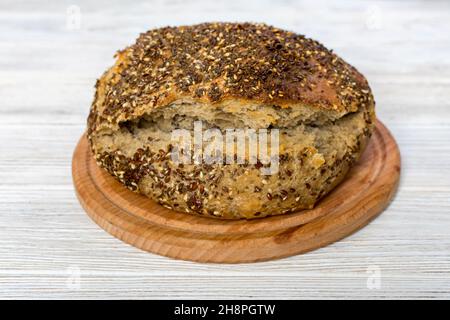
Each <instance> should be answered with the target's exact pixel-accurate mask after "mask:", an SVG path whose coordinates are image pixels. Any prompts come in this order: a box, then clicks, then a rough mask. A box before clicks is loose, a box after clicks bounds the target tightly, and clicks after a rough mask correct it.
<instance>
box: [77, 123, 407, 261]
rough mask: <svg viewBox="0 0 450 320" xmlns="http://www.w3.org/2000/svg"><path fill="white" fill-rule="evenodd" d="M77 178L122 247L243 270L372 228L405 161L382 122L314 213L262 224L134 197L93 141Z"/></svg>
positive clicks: (97, 217) (94, 214) (89, 205)
mask: <svg viewBox="0 0 450 320" xmlns="http://www.w3.org/2000/svg"><path fill="white" fill-rule="evenodd" d="M72 175H73V181H74V185H75V189H76V192H77V195H78V199H79V200H80V202H81V204H82V206H83V207H84V209H85V210H86V212H87V213H88V215H89V216H90V217H91V218H92V219H93V220H94V221H95V222H96V223H97V224H98V225H99V226H100V227H102V228H103V229H105V230H106V231H107V232H109V233H110V234H112V235H113V236H115V237H117V238H119V239H121V240H122V241H124V242H127V243H129V244H131V245H133V246H135V247H138V248H141V249H143V250H146V251H150V252H153V253H157V254H160V255H163V256H168V257H172V258H176V259H183V260H191V261H198V262H215V263H242V262H256V261H263V260H271V259H277V258H282V257H287V256H292V255H295V254H299V253H303V252H307V251H310V250H313V249H317V248H320V247H323V246H325V245H327V244H330V243H332V242H335V241H337V240H340V239H342V238H344V237H346V236H348V235H350V234H351V233H353V232H355V231H357V230H358V229H360V228H361V227H363V226H365V225H366V224H367V223H369V222H370V221H371V220H372V219H373V218H375V217H376V216H377V215H378V214H379V213H381V211H383V209H384V208H385V207H386V206H387V205H388V204H389V201H390V200H391V198H392V196H393V195H394V193H395V190H396V188H397V183H398V180H399V176H400V153H399V150H398V147H397V144H396V143H395V140H394V138H393V137H392V135H391V134H390V133H389V131H388V130H387V129H386V127H385V126H384V125H383V124H381V122H377V125H376V130H375V133H374V135H373V136H372V138H371V140H370V142H369V144H368V146H367V149H366V151H365V152H364V154H363V156H362V158H361V160H360V161H359V163H358V164H357V165H356V166H355V167H354V168H353V169H352V170H351V171H350V172H349V174H348V176H347V177H346V179H345V180H344V181H343V182H342V183H341V184H340V185H339V186H338V187H337V188H336V189H335V190H334V191H333V192H332V193H330V194H329V195H328V196H326V197H325V198H324V199H323V200H322V201H320V202H319V203H318V204H317V206H316V207H315V208H314V209H312V210H304V211H300V212H297V213H292V214H288V215H281V216H275V217H268V218H261V219H256V220H219V219H213V218H205V217H200V216H198V217H197V216H193V215H188V214H183V213H178V212H175V211H172V210H169V209H166V208H164V207H162V206H160V205H158V204H157V203H155V202H154V201H152V200H150V199H148V198H146V197H144V196H142V195H139V194H136V193H133V192H131V191H129V190H128V189H126V188H125V187H124V186H122V185H121V184H120V183H119V182H118V181H116V180H115V179H114V178H113V177H112V176H110V175H109V174H108V173H107V172H106V171H104V170H102V169H100V168H99V167H98V166H97V164H96V163H95V161H94V158H93V157H92V153H91V151H90V149H89V146H88V141H87V139H86V136H83V137H82V138H81V139H80V141H79V143H78V146H77V148H76V150H75V153H74V155H73V162H72ZM380 236H381V235H380Z"/></svg>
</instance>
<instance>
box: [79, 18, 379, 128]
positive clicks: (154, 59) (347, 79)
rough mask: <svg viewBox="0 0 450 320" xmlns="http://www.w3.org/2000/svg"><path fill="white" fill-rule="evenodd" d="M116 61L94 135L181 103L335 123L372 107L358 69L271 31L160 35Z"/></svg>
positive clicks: (231, 27)
mask: <svg viewBox="0 0 450 320" xmlns="http://www.w3.org/2000/svg"><path fill="white" fill-rule="evenodd" d="M116 56H117V61H116V63H115V65H114V66H113V67H112V68H110V69H109V70H108V71H107V72H105V74H104V75H103V76H102V77H101V78H100V79H99V81H98V82H97V85H96V88H97V91H96V95H95V99H94V102H93V105H92V108H91V113H90V116H89V120H88V127H89V133H92V132H93V131H96V130H99V129H101V128H118V125H119V123H121V122H124V121H129V120H134V119H137V118H139V117H141V116H142V115H145V114H150V113H152V112H153V111H155V110H157V109H160V108H164V107H167V106H169V105H170V104H172V103H177V102H180V101H185V102H186V101H187V102H189V103H199V104H202V105H204V104H211V105H215V106H217V105H221V104H224V103H227V101H228V102H229V101H232V102H235V103H236V105H237V106H239V105H246V104H248V103H258V104H261V105H270V106H277V107H281V108H285V107H289V108H291V109H295V108H296V106H298V107H299V108H305V107H306V108H308V109H311V110H313V111H314V112H319V113H320V114H321V115H322V117H325V118H327V119H331V120H335V119H338V118H340V117H342V116H344V115H346V114H348V113H352V112H356V111H358V109H359V108H361V107H366V104H373V98H372V94H371V91H370V88H369V86H368V83H367V81H366V79H365V78H364V77H363V76H362V75H361V74H360V73H359V72H358V71H357V70H356V69H355V68H354V67H352V66H351V65H349V64H348V63H346V62H345V61H343V60H342V59H341V58H339V57H338V56H337V55H336V54H334V53H333V52H332V51H331V50H328V49H326V48H325V47H324V46H323V45H322V44H320V43H319V42H317V41H315V40H312V39H309V38H306V37H305V36H303V35H299V34H296V33H293V32H288V31H284V30H281V29H277V28H275V27H272V26H268V25H265V24H251V23H203V24H198V25H194V26H181V27H165V28H160V29H154V30H150V31H148V32H146V33H143V34H141V35H140V36H139V38H138V39H137V41H136V43H135V44H133V45H132V46H130V47H128V48H126V49H124V50H122V51H120V52H118V53H117V55H116ZM237 112H238V110H237Z"/></svg>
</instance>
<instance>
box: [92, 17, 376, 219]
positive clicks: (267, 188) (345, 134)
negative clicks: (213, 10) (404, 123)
mask: <svg viewBox="0 0 450 320" xmlns="http://www.w3.org/2000/svg"><path fill="white" fill-rule="evenodd" d="M116 57H117V61H116V63H115V64H114V66H112V67H111V68H110V69H109V70H107V71H106V72H105V73H104V74H103V76H102V77H101V78H100V79H99V80H98V81H97V84H96V94H95V98H94V101H93V104H92V107H91V111H90V115H89V118H88V139H89V141H90V144H91V147H92V151H93V154H94V156H95V159H96V161H97V163H98V165H99V166H101V167H102V168H104V169H105V170H107V171H108V172H109V173H110V174H111V175H113V176H114V177H116V178H117V179H118V180H119V181H120V182H121V183H123V184H124V185H125V186H126V187H128V188H129V189H131V190H133V191H136V192H140V193H142V194H144V195H146V196H148V197H149V198H151V199H153V200H155V201H157V202H158V203H160V204H161V205H163V206H165V207H167V208H169V209H173V210H176V211H180V212H185V213H191V214H199V215H203V216H211V217H217V218H226V219H238V218H248V219H250V218H257V217H264V216H269V215H277V214H283V213H288V212H294V211H297V210H301V209H307V208H312V207H313V206H314V204H315V203H316V202H317V201H318V200H319V199H320V198H322V197H323V196H325V195H326V194H327V193H328V192H330V191H331V190H332V189H333V188H334V187H335V186H336V185H337V184H338V183H339V182H340V181H341V180H342V179H343V178H344V176H345V175H346V173H347V172H348V170H349V168H350V167H351V166H352V165H353V164H354V163H355V161H357V160H358V158H359V156H360V154H361V152H362V151H363V150H364V148H365V145H366V143H367V141H368V139H369V137H370V135H371V133H372V130H373V128H374V121H375V113H374V104H375V103H374V100H373V97H372V94H371V90H370V88H369V85H368V83H367V81H366V79H365V78H364V77H363V76H362V75H361V74H360V73H359V72H358V71H357V70H356V69H355V68H354V67H352V66H351V65H349V64H348V63H346V62H345V61H343V60H342V59H341V58H339V57H338V56H337V55H336V54H334V53H333V52H332V51H330V50H328V49H326V48H325V47H324V46H323V45H321V44H320V43H318V42H317V41H314V40H312V39H308V38H306V37H305V36H303V35H299V34H295V33H292V32H288V31H284V30H280V29H277V28H274V27H271V26H267V25H265V24H250V23H204V24H199V25H194V26H182V27H166V28H160V29H155V30H150V31H148V32H146V33H143V34H141V35H140V36H139V38H138V39H137V41H136V43H135V44H134V45H132V46H130V47H128V48H126V49H124V50H122V51H120V52H118V53H117V55H116ZM196 121H201V123H202V125H203V128H204V129H216V130H219V132H222V133H225V132H226V131H227V129H229V128H238V129H239V128H240V129H245V130H248V129H254V130H256V131H258V130H260V131H259V132H263V131H261V130H263V129H268V130H269V131H270V130H274V129H277V130H278V132H279V141H278V147H279V148H278V152H279V153H278V157H277V160H278V163H277V165H278V170H277V171H276V172H275V173H272V174H267V173H265V174H262V170H261V169H262V168H264V167H268V166H269V165H270V164H267V162H266V163H264V164H263V163H262V162H261V161H259V160H258V161H256V162H255V161H250V158H248V157H247V158H245V159H240V160H243V161H235V162H234V163H228V162H226V161H225V160H224V159H225V158H227V157H226V156H229V154H230V153H231V155H232V157H234V159H235V160H236V152H237V151H236V150H235V149H233V150H231V149H226V150H225V152H224V157H223V162H222V161H221V162H220V163H219V162H217V163H205V162H204V161H192V162H191V163H180V162H177V161H174V159H173V152H174V142H173V135H172V134H173V132H174V130H175V129H186V130H193V127H194V123H195V122H196ZM271 141H272V140H271ZM206 145H207V143H206ZM192 147H193V148H195V145H194V143H192ZM204 147H205V144H203V146H202V147H201V150H204V149H202V148H204ZM269 148H270V146H269ZM177 151H178V152H179V151H180V149H179V148H178V149H177ZM181 151H182V152H183V151H184V150H182V149H181ZM233 153H234V154H233ZM225 155H226V156H225ZM192 157H194V156H192ZM355 192H357V190H355Z"/></svg>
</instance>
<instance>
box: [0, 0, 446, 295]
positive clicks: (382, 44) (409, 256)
mask: <svg viewBox="0 0 450 320" xmlns="http://www.w3.org/2000/svg"><path fill="white" fill-rule="evenodd" d="M72 4H76V5H78V6H79V7H80V9H81V12H82V21H81V28H80V29H79V30H73V31H69V30H67V28H66V10H67V7H68V6H69V5H72ZM212 20H222V21H227V20H228V21H264V22H267V23H270V24H273V25H276V26H279V27H283V28H287V29H290V30H294V31H297V32H300V33H304V34H306V35H308V36H311V37H314V38H316V39H318V40H320V41H321V42H322V43H324V44H325V45H326V46H327V47H329V48H333V49H334V50H335V52H336V53H338V54H339V55H340V56H342V57H343V58H344V59H345V60H347V61H348V62H350V63H351V64H353V65H354V66H356V67H357V68H358V69H359V70H360V71H361V72H362V73H363V74H364V75H365V76H366V77H367V79H368V80H369V82H370V85H371V87H372V89H373V91H374V95H375V100H376V102H377V106H376V107H377V115H378V117H379V118H380V119H382V120H383V122H384V123H385V124H386V126H387V127H388V128H389V129H390V130H391V132H392V134H393V136H394V137H395V139H396V141H397V143H398V145H399V148H400V151H401V154H402V176H401V179H400V184H399V188H398V192H397V194H396V196H395V198H394V200H393V201H392V203H391V204H390V206H389V207H388V208H387V209H386V210H385V211H384V213H383V214H382V215H380V216H379V217H378V218H377V219H375V220H374V221H373V222H372V223H370V224H369V225H368V226H366V227H365V228H363V229H362V230H360V231H359V232H357V233H355V234H353V235H352V236H350V237H347V238H345V239H344V240H342V241H339V242H336V243H334V244H332V245H329V246H326V247H325V248H322V249H319V250H315V251H313V252H310V253H307V254H304V255H298V256H293V257H289V258H285V259H281V260H276V261H269V262H261V263H256V264H238V265H216V264H206V265H205V264H198V263H192V262H185V261H178V260H173V259H168V258H165V257H160V256H158V255H152V254H149V253H147V252H143V251H141V250H138V249H135V248H133V247H131V246H128V245H124V244H123V243H122V242H121V241H119V240H117V239H115V238H114V237H111V236H110V235H109V234H107V233H106V232H104V231H103V230H102V229H101V228H99V227H98V226H97V225H96V224H95V223H93V222H92V221H91V220H90V219H89V218H88V217H87V215H86V214H85V213H84V211H83V209H82V208H81V206H80V204H79V202H78V200H77V198H76V196H75V191H74V188H73V185H72V177H71V160H72V152H73V149H74V147H75V145H76V144H77V142H78V140H79V138H80V136H81V135H82V134H83V132H84V131H85V129H86V116H87V113H88V110H89V105H90V103H91V101H92V97H93V86H94V83H95V80H96V78H98V77H99V76H100V74H101V73H102V72H103V71H104V70H105V69H106V68H107V67H108V66H110V65H111V64H112V63H113V58H112V56H113V53H114V52H115V51H116V50H117V49H119V48H123V47H125V46H126V45H128V44H130V43H132V42H133V40H134V39H135V38H136V37H137V35H138V34H139V33H140V32H143V31H144V30H147V29H149V28H152V27H156V26H163V25H167V24H171V25H179V24H190V23H195V22H200V21H212ZM0 25H1V28H2V32H1V33H0V97H1V98H2V99H1V103H0V297H1V298H7V299H10V298H113V299H119V298H135V299H144V298H159V299H167V298H210V299H211V298H219V299H220V298H225V299H236V298H266V299H267V298H282V299H290V298H297V299H311V298H338V299H342V298H357V299H361V298H417V299H426V298H450V232H449V226H450V163H449V161H448V159H449V154H450V142H449V141H450V54H449V52H450V44H449V42H448V34H449V33H450V3H449V2H448V1H419V0H413V1H404V0H397V1H395V0H394V1H358V0H348V1H322V0H316V1H289V0H284V1H277V2H276V3H274V2H271V1H267V0H263V1H232V0H224V1H221V0H217V1H207V0H200V1H175V0H170V1H162V0H157V1H150V0H146V1H140V0H137V1H133V3H132V4H131V3H129V2H121V1H118V0H113V1H104V0H99V1H87V0H79V1H70V2H65V1H55V2H50V1H20V0H19V1H17V0H14V1H13V0H3V1H1V2H0ZM381 235H382V236H381ZM377 268H378V270H379V276H380V286H379V287H371V286H368V283H369V282H370V277H371V276H372V275H373V273H372V270H374V269H375V270H376V269H377ZM77 275H79V277H78V279H79V283H78V285H71V283H72V282H71V281H72V280H73V279H76V278H77V277H76V276H77ZM76 283H77V282H76V281H75V284H76Z"/></svg>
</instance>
